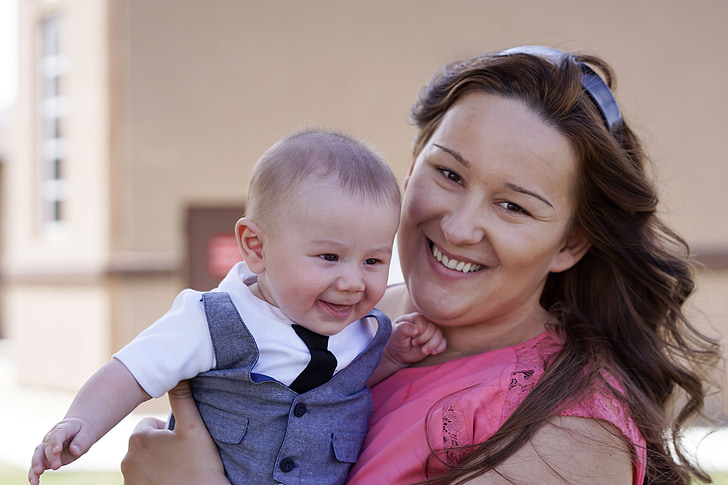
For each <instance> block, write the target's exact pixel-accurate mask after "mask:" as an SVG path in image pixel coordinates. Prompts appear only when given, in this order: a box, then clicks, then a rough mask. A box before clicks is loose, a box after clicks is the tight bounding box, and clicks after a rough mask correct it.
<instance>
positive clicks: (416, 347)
mask: <svg viewBox="0 0 728 485" xmlns="http://www.w3.org/2000/svg"><path fill="white" fill-rule="evenodd" d="M446 347H447V341H446V340H445V337H443V336H442V332H441V331H440V329H439V328H438V327H437V326H436V325H435V324H433V323H432V322H430V321H429V320H428V319H426V318H425V317H423V316H422V315H420V314H419V313H409V314H407V315H402V316H401V317H399V318H398V319H397V320H395V321H394V323H393V324H392V337H391V338H390V339H389V342H388V343H387V349H386V352H388V353H389V357H390V358H391V359H393V360H394V361H396V362H399V363H401V364H406V365H409V364H412V363H413V362H419V361H420V360H422V359H424V358H425V357H427V356H428V355H437V354H440V353H442V352H443V351H444V350H445V348H446Z"/></svg>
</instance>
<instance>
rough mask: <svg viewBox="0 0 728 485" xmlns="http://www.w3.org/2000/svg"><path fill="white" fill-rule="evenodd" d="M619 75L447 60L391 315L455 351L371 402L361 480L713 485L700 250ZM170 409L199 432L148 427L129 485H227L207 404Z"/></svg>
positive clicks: (416, 176)
mask: <svg viewBox="0 0 728 485" xmlns="http://www.w3.org/2000/svg"><path fill="white" fill-rule="evenodd" d="M590 66H591V67H590ZM593 68H596V69H598V70H600V71H601V72H602V73H603V75H604V78H605V79H606V82H605V81H604V80H602V78H601V77H599V76H597V75H596V74H595V72H594V70H593ZM612 77H613V76H612V72H611V70H610V69H609V67H608V66H607V65H606V64H605V63H603V62H602V61H601V60H600V59H598V58H595V57H589V56H581V55H576V54H566V53H563V52H561V51H557V50H554V49H548V48H541V47H529V48H518V49H512V50H509V51H504V52H501V53H496V54H490V55H485V56H481V57H477V58H473V59H469V60H467V61H464V62H459V63H455V64H452V65H449V66H447V67H446V68H445V69H444V70H443V72H442V73H440V74H438V75H436V76H435V77H434V78H433V80H432V81H431V82H430V84H429V85H428V86H427V87H426V88H425V89H424V90H423V91H422V93H421V94H420V96H419V99H418V100H417V103H416V104H415V106H414V108H413V109H412V113H411V114H412V118H413V119H414V121H415V123H416V124H417V126H418V128H419V130H420V131H419V135H418V137H417V140H416V145H415V150H414V161H413V163H412V165H411V167H410V171H409V174H408V176H407V179H406V181H405V192H404V202H403V211H402V214H403V215H402V222H401V226H400V230H399V254H400V259H401V262H402V271H403V274H404V277H405V284H406V287H405V286H396V287H392V288H390V289H389V290H388V293H387V294H386V295H385V298H384V300H383V301H382V302H381V303H380V305H379V307H380V308H381V309H382V310H384V311H385V312H386V313H388V314H389V315H390V316H391V317H393V318H394V317H397V316H399V315H401V314H404V313H409V312H415V311H416V312H419V313H421V314H423V315H424V316H426V317H427V318H429V319H430V320H431V321H433V322H434V323H435V324H436V325H438V327H439V328H440V329H441V331H442V332H443V335H444V336H445V337H446V338H447V341H448V348H447V350H446V351H445V352H444V353H443V354H440V355H437V356H431V357H428V358H426V359H425V360H424V361H422V362H421V363H419V364H418V365H417V367H413V368H408V369H403V370H401V371H399V372H397V373H396V374H395V375H393V376H392V377H390V378H389V379H387V380H385V381H383V382H382V383H380V384H379V385H377V386H376V387H374V388H373V389H372V396H373V400H374V413H373V416H372V418H371V420H370V429H369V433H368V436H367V440H366V442H365V444H364V446H363V449H362V452H361V455H360V457H359V461H358V462H357V464H356V465H355V467H354V468H353V469H352V472H351V474H350V481H349V482H350V483H353V484H369V483H395V484H399V483H414V482H422V483H471V484H478V483H502V482H503V483H513V482H516V483H564V482H568V483H584V482H587V481H597V482H598V483H643V482H644V483H670V484H674V483H688V482H689V477H690V475H691V474H694V475H697V476H698V477H700V478H702V479H706V478H707V476H706V475H705V474H704V473H703V472H701V471H700V470H699V469H698V468H696V467H695V466H693V465H692V464H690V462H689V461H688V460H686V459H685V457H684V456H683V455H682V454H681V453H680V447H679V443H678V442H677V437H678V436H679V434H680V431H681V429H682V427H683V426H684V424H685V423H686V422H687V421H688V420H689V419H691V418H694V417H695V416H696V415H697V414H698V413H699V412H700V410H701V409H702V406H703V398H704V396H705V392H706V389H705V384H704V374H703V373H704V372H707V370H708V369H709V368H710V366H712V365H714V363H715V362H716V361H717V359H718V356H719V351H718V350H719V349H718V345H717V342H715V341H713V340H711V339H708V338H707V337H705V336H703V335H701V334H700V333H699V332H698V331H697V330H695V329H694V328H693V327H692V326H691V325H690V323H689V322H688V321H687V319H686V318H685V316H684V315H683V313H682V307H683V304H684V302H685V300H686V299H687V297H688V296H689V295H690V294H691V292H692V291H693V280H692V276H691V268H690V265H689V263H688V260H687V252H688V249H687V245H686V244H685V243H684V242H683V240H682V239H681V238H680V237H679V236H677V235H676V234H674V233H673V232H672V231H671V230H669V229H668V228H667V227H665V226H664V225H663V224H662V223H661V222H660V220H659V219H658V218H657V215H656V202H657V197H656V194H655V191H654V189H653V187H652V185H651V183H650V182H649V181H648V179H647V176H646V174H645V160H644V156H643V153H642V151H641V148H640V144H639V142H638V140H637V138H636V137H635V135H634V133H633V132H632V131H631V130H630V129H629V127H628V126H627V125H626V124H625V123H624V121H623V120H622V118H621V115H620V112H619V109H618V107H617V104H616V102H615V100H614V98H613V96H612V94H611V91H610V89H609V85H611V80H612ZM676 397H680V399H681V400H680V401H679V402H681V403H683V404H682V407H681V408H680V409H679V412H677V413H676V414H675V415H673V414H671V413H670V412H669V411H668V403H672V402H674V399H675V398H676ZM172 401H173V406H174V407H175V413H176V414H177V413H179V412H180V411H181V412H182V414H183V416H184V422H185V427H184V428H183V429H178V434H177V435H174V434H172V433H171V432H164V431H158V430H156V429H154V427H158V426H159V424H155V425H153V426H150V425H149V424H145V425H142V426H141V429H140V431H139V432H138V433H137V434H136V435H135V436H134V437H133V438H132V441H131V447H130V454H129V455H128V457H127V459H126V460H125V462H124V464H123V467H122V468H123V470H124V473H125V476H126V477H127V480H128V482H127V483H134V484H136V483H147V482H145V480H148V479H150V477H151V483H162V480H169V483H173V482H174V480H175V478H174V477H173V474H175V473H181V475H180V476H183V477H185V478H186V479H187V480H188V481H189V480H190V477H192V476H193V474H195V473H199V474H201V475H203V474H204V475H205V476H206V478H205V479H204V480H205V483H213V482H212V481H210V478H209V476H210V475H211V476H212V477H213V479H214V480H219V481H220V482H221V483H226V481H225V480H224V478H223V477H222V474H221V467H220V466H219V463H218V462H217V461H216V458H215V453H214V449H212V450H211V447H209V446H208V445H206V444H205V443H206V441H209V437H208V436H206V434H205V433H200V432H199V422H198V421H197V416H196V413H195V410H194V406H190V401H189V400H184V399H183V400H181V401H179V400H177V399H176V398H173V399H172ZM180 405H181V410H180V409H179V408H180ZM181 421H182V420H179V419H178V422H181ZM150 446H151V447H152V449H153V450H154V451H156V452H157V453H156V454H155V455H149V454H146V456H139V455H144V453H147V452H148V450H149V447H150ZM671 446H675V447H676V449H677V450H678V456H679V459H677V460H676V459H675V458H674V457H673V455H672V454H671V452H670V447H671ZM170 447H174V448H170ZM192 449H194V452H192V451H191V450H192ZM142 450H144V452H142ZM185 450H186V451H185ZM170 455H178V456H181V457H183V458H184V459H183V460H179V461H181V462H182V463H176V462H172V463H170V464H167V463H166V462H162V461H163V460H167V459H170V458H172V459H173V458H174V457H173V456H170ZM145 460H146V461H145ZM192 460H196V461H192ZM146 473H149V474H150V475H149V476H147V475H144V474H146ZM200 480H203V479H202V478H200ZM196 483H197V482H196ZM199 483H202V481H200V482H199Z"/></svg>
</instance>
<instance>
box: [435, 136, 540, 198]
mask: <svg viewBox="0 0 728 485" xmlns="http://www.w3.org/2000/svg"><path fill="white" fill-rule="evenodd" d="M433 145H434V146H436V147H437V148H439V149H440V150H442V151H444V152H446V153H449V154H450V156H451V157H453V158H454V159H455V160H457V161H458V162H459V163H461V164H462V165H463V166H465V167H470V162H468V161H467V160H465V158H463V156H462V155H460V154H459V153H458V152H456V151H455V150H453V149H451V148H447V147H444V146H442V145H439V144H437V143H433ZM506 186H507V187H508V188H509V189H511V190H513V191H515V192H519V193H521V194H526V195H530V196H531V197H535V198H536V199H538V200H540V201H541V202H543V203H544V204H546V205H548V206H549V207H551V208H552V209H553V208H554V206H553V205H552V204H551V202H549V201H548V200H547V199H546V198H545V197H543V196H541V195H539V194H537V193H536V192H533V191H530V190H528V189H526V188H523V187H521V186H520V185H516V184H511V183H508V184H506Z"/></svg>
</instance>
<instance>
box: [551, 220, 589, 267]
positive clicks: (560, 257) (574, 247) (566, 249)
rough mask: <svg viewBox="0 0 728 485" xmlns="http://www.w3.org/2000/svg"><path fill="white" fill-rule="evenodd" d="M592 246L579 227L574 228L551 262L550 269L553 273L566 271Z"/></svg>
mask: <svg viewBox="0 0 728 485" xmlns="http://www.w3.org/2000/svg"><path fill="white" fill-rule="evenodd" d="M590 247H591V242H590V241H589V240H588V239H587V238H586V236H585V235H584V233H583V232H582V231H580V230H579V229H574V230H572V231H571V234H570V235H569V236H568V237H567V238H566V241H565V242H564V246H563V247H562V248H561V250H560V251H559V252H558V254H557V255H556V257H555V258H554V260H553V261H552V262H551V267H550V268H549V270H550V271H551V272H552V273H559V272H561V271H566V270H567V269H569V268H571V267H572V266H574V265H575V264H576V263H578V262H579V260H581V258H582V257H584V255H585V254H586V252H587V251H588V250H589V248H590Z"/></svg>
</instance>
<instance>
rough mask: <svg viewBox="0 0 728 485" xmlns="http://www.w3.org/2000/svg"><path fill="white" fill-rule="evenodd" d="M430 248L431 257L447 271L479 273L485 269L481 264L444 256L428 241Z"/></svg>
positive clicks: (440, 250)
mask: <svg viewBox="0 0 728 485" xmlns="http://www.w3.org/2000/svg"><path fill="white" fill-rule="evenodd" d="M430 248H431V250H432V256H433V257H434V258H435V259H436V260H437V261H438V262H439V263H440V264H442V265H443V266H445V267H446V268H447V269H451V270H453V271H459V272H461V273H474V272H476V271H480V270H481V269H483V268H484V267H485V266H483V265H482V264H478V263H474V262H470V261H462V260H461V258H460V257H457V259H456V257H455V256H448V255H446V254H443V251H442V249H440V248H439V247H438V246H437V245H435V243H433V242H432V241H430Z"/></svg>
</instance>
